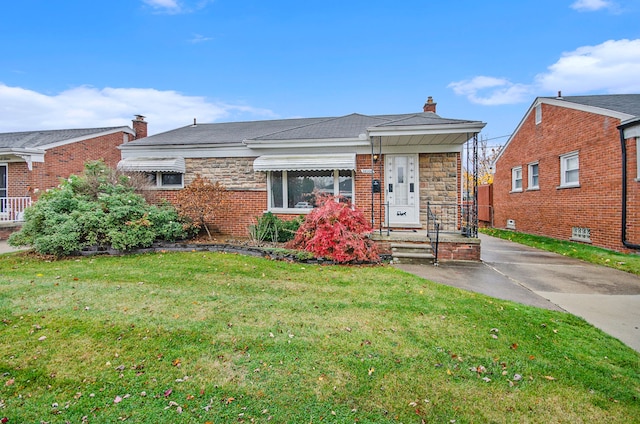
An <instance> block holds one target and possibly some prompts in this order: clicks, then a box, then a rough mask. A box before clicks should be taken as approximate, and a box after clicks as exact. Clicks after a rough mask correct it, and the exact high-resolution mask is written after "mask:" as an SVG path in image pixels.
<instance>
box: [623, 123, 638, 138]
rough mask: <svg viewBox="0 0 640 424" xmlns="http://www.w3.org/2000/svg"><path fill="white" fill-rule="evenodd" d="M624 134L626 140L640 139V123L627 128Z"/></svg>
mask: <svg viewBox="0 0 640 424" xmlns="http://www.w3.org/2000/svg"><path fill="white" fill-rule="evenodd" d="M623 132H624V138H625V140H628V139H630V138H638V137H640V122H639V123H638V124H637V125H633V126H631V127H627V128H625V129H624V130H623Z"/></svg>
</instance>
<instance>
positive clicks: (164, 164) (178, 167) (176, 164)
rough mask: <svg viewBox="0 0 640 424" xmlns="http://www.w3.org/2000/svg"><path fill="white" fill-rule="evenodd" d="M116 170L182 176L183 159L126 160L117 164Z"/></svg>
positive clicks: (184, 168) (183, 169)
mask: <svg viewBox="0 0 640 424" xmlns="http://www.w3.org/2000/svg"><path fill="white" fill-rule="evenodd" d="M118 169H119V170H121V171H129V172H176V173H181V174H184V173H185V170H186V167H185V164H184V158H126V159H122V160H121V161H120V162H118Z"/></svg>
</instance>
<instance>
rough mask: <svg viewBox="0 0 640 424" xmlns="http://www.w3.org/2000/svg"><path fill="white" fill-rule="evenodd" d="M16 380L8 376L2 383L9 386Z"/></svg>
mask: <svg viewBox="0 0 640 424" xmlns="http://www.w3.org/2000/svg"><path fill="white" fill-rule="evenodd" d="M15 382H16V381H15V380H14V379H13V378H10V379H8V380H7V382H6V383H4V385H5V386H7V387H9V386H11V385H12V384H13V383H15Z"/></svg>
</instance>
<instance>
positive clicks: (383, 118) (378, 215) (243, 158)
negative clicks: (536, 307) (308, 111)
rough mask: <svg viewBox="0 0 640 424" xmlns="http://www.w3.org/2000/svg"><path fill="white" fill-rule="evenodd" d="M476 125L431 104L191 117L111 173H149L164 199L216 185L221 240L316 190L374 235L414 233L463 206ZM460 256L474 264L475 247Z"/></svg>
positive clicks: (135, 148)
mask: <svg viewBox="0 0 640 424" xmlns="http://www.w3.org/2000/svg"><path fill="white" fill-rule="evenodd" d="M484 125H485V124H484V123H483V122H479V121H467V120H459V119H448V118H442V117H440V116H439V115H437V114H436V103H435V102H433V100H432V99H431V98H429V100H428V101H427V103H426V104H425V105H424V108H423V112H420V113H409V114H398V115H375V116H369V115H361V114H355V113H354V114H351V115H346V116H340V117H325V118H298V119H281V120H268V121H253V122H228V123H214V124H201V123H197V122H196V120H195V119H194V122H193V124H192V125H188V126H185V127H182V128H178V129H175V130H172V131H168V132H164V133H161V134H156V135H153V136H151V137H147V138H143V139H138V140H135V141H132V142H129V143H126V144H123V145H121V146H120V147H119V148H120V150H121V153H122V160H121V161H120V163H119V165H118V167H119V168H120V169H122V170H126V171H131V172H144V173H147V174H148V175H149V177H150V178H151V180H152V181H153V184H154V187H153V188H152V190H153V193H151V194H152V195H153V196H152V197H155V198H157V199H166V200H169V201H171V200H173V199H174V198H175V195H176V193H177V192H178V190H180V189H182V188H183V187H185V186H186V185H188V184H189V183H190V182H191V181H193V179H194V178H195V176H196V175H197V174H198V175H201V176H203V177H206V178H208V179H210V180H211V181H214V182H220V183H221V184H222V185H224V186H225V187H226V189H227V190H229V191H230V192H231V193H232V195H231V196H230V202H231V204H230V205H229V207H228V208H227V211H226V212H223V213H222V214H221V216H220V217H219V219H217V220H216V222H214V223H213V224H214V225H215V226H216V227H217V230H218V231H219V232H220V233H222V234H227V235H231V236H236V237H242V236H248V231H249V227H250V226H251V225H252V224H254V223H255V221H256V218H257V217H259V216H261V215H262V214H263V213H264V212H267V211H271V212H273V213H274V214H277V215H278V216H279V217H281V218H283V219H286V218H287V217H294V216H298V215H300V214H306V213H308V212H309V211H310V210H311V209H312V208H313V207H314V206H315V205H316V201H315V200H316V199H315V196H316V195H317V194H318V193H329V194H332V195H340V196H343V197H344V198H347V199H349V200H350V201H351V202H352V203H353V204H354V205H355V206H356V207H358V208H360V209H361V210H362V211H363V212H364V213H365V214H366V216H367V217H370V218H371V222H372V224H373V227H374V229H376V230H379V232H380V233H383V232H384V234H387V233H389V234H390V233H391V232H392V231H393V232H395V233H400V232H406V233H411V234H416V233H417V230H420V229H426V228H427V224H428V222H427V221H428V213H427V204H428V203H429V202H431V203H435V204H450V205H453V208H454V210H456V209H455V208H456V207H457V205H459V203H460V202H461V199H462V178H461V175H462V170H461V168H462V165H461V156H462V153H463V148H464V145H465V143H466V142H467V141H468V140H470V139H473V138H474V137H476V136H477V134H478V133H479V132H480V130H481V129H482V128H483V127H484ZM432 219H433V218H432ZM453 221H454V224H458V229H459V220H457V219H454V220H453ZM421 237H422V238H423V239H424V238H425V235H424V232H422V234H421ZM467 244H468V243H467ZM467 244H465V246H466V245H467ZM467 255H470V256H474V258H475V259H478V258H479V248H478V247H477V246H475V245H474V246H473V247H472V248H471V252H470V253H467ZM443 258H444V257H443Z"/></svg>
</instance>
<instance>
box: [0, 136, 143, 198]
mask: <svg viewBox="0 0 640 424" xmlns="http://www.w3.org/2000/svg"><path fill="white" fill-rule="evenodd" d="M123 134H125V133H123V132H117V133H113V134H108V135H104V136H100V137H94V138H91V139H87V140H83V141H78V142H75V143H69V144H65V145H62V146H58V147H54V148H51V149H49V150H47V151H46V153H45V155H44V160H45V161H44V163H40V162H34V163H33V164H32V165H33V166H32V168H33V169H32V170H31V171H29V169H28V168H27V164H26V163H24V162H10V163H9V164H8V174H9V175H8V183H9V184H8V186H9V187H8V194H7V196H8V197H23V196H31V197H32V198H33V199H34V200H35V199H37V198H38V196H39V195H40V194H42V193H44V192H45V191H46V190H48V189H51V188H54V187H57V186H58V185H59V184H60V180H61V179H65V178H68V177H69V176H70V175H72V174H75V175H79V174H81V173H82V172H83V171H84V164H85V162H87V161H91V160H99V159H102V160H103V161H104V162H105V164H107V165H108V166H109V167H111V168H115V167H116V165H117V164H118V161H120V150H118V146H119V145H121V144H122V143H123V141H124V139H123V137H124V136H123ZM126 136H127V137H130V136H129V135H128V134H126Z"/></svg>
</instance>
